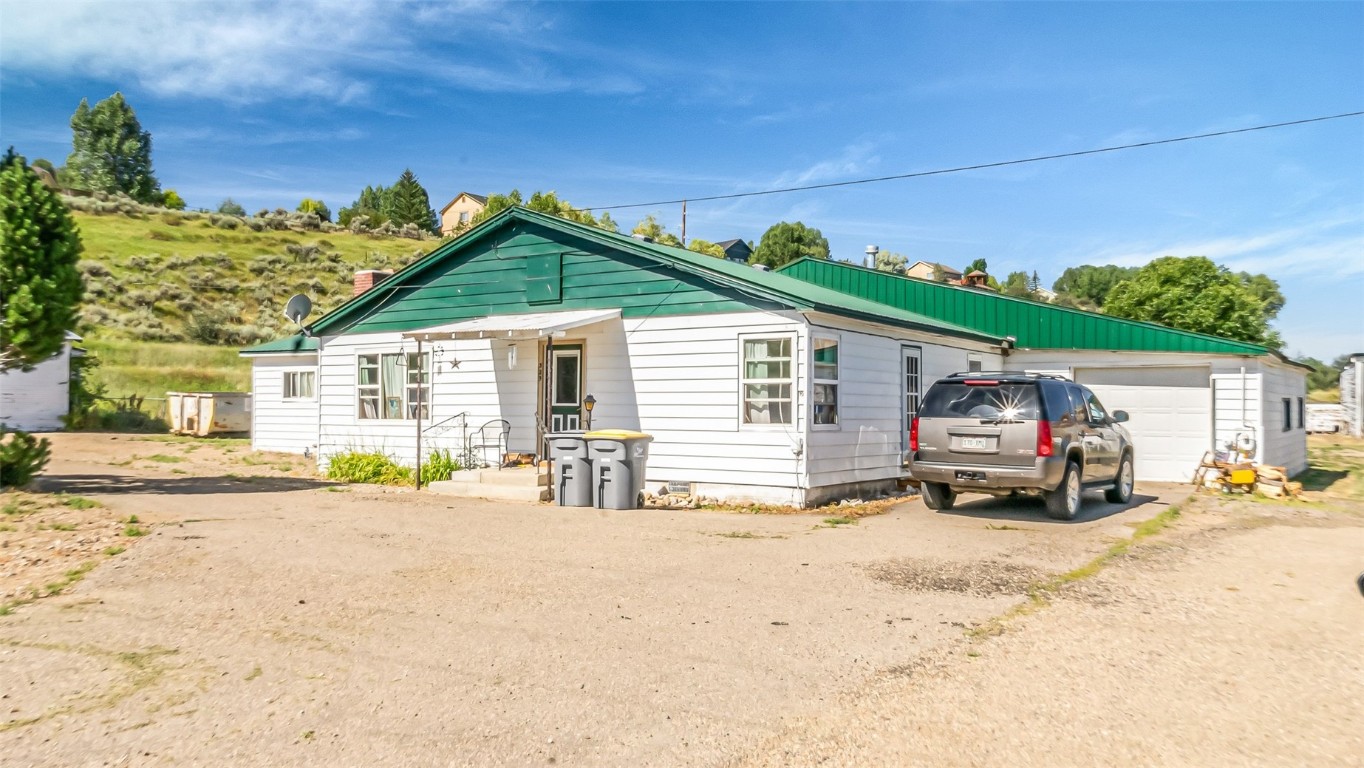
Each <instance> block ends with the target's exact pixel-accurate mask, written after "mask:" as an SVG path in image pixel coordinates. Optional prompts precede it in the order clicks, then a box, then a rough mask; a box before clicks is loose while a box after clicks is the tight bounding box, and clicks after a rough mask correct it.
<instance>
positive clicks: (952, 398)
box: [909, 372, 1133, 520]
mask: <svg viewBox="0 0 1364 768" xmlns="http://www.w3.org/2000/svg"><path fill="white" fill-rule="evenodd" d="M1124 421H1127V414H1126V413H1125V412H1123V411H1114V412H1113V413H1111V414H1110V413H1109V412H1108V410H1107V409H1105V408H1104V407H1103V405H1102V404H1101V403H1100V402H1099V398H1097V397H1095V396H1094V393H1093V392H1090V391H1089V390H1088V389H1087V388H1085V387H1083V386H1081V385H1079V384H1075V383H1073V382H1071V381H1067V380H1066V379H1063V378H1060V377H1057V376H1046V375H1041V374H1027V373H1008V372H1004V373H978V372H976V373H954V374H952V375H951V376H948V377H947V378H945V379H940V380H939V381H937V382H934V384H933V386H932V387H930V388H929V390H928V394H926V395H925V396H924V399H923V403H922V404H921V405H920V407H919V413H918V414H917V415H916V416H915V417H914V420H913V421H912V422H911V425H910V429H909V447H910V453H909V472H910V475H911V476H913V478H914V479H915V480H917V481H919V483H920V485H921V488H922V491H923V497H924V503H925V504H926V505H928V508H929V509H951V508H952V504H953V502H955V501H956V498H957V493H959V492H966V491H969V492H976V493H991V494H996V495H1005V494H1013V493H1040V494H1041V496H1042V497H1043V498H1044V499H1046V502H1047V513H1048V514H1049V515H1051V516H1052V517H1054V518H1057V519H1059V520H1073V519H1075V515H1076V514H1077V513H1079V511H1080V493H1081V492H1082V491H1085V490H1091V489H1093V490H1098V489H1103V490H1104V492H1105V494H1104V495H1105V496H1106V497H1107V499H1108V500H1109V501H1111V502H1113V503H1115V504H1126V503H1127V502H1128V500H1130V499H1131V498H1132V478H1133V473H1132V461H1133V459H1132V437H1131V435H1129V434H1128V433H1127V429H1126V428H1124V427H1123V426H1122V422H1124Z"/></svg>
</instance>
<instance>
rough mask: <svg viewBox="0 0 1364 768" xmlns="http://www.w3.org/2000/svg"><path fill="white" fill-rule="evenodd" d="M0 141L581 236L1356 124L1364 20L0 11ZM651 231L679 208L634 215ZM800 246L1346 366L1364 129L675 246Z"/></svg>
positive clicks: (451, 10)
mask: <svg viewBox="0 0 1364 768" xmlns="http://www.w3.org/2000/svg"><path fill="white" fill-rule="evenodd" d="M0 50H2V51H3V54H0V134H2V135H0V140H2V141H3V142H4V143H5V144H6V145H8V144H13V145H14V146H15V147H16V148H17V149H18V150H19V151H20V152H21V153H23V154H26V155H27V156H29V157H30V158H35V157H47V158H49V159H51V160H53V161H54V162H56V163H58V164H60V163H61V162H62V161H63V160H64V159H65V156H66V154H67V153H68V152H69V151H70V129H69V125H68V121H69V119H70V116H71V113H72V111H73V110H74V109H75V106H76V104H77V103H78V102H79V101H80V99H81V98H82V97H88V98H89V99H90V100H91V102H92V103H93V102H94V101H96V100H98V99H101V98H104V97H106V96H108V95H109V94H111V93H112V92H113V91H115V90H121V91H122V92H123V93H124V95H125V96H127V97H128V99H129V100H130V102H131V103H132V104H133V106H134V107H135V109H136V110H137V113H138V117H139V118H140V119H141V121H142V125H143V127H145V128H146V129H148V130H150V131H151V132H152V136H153V143H154V162H155V165H156V172H157V175H158V177H159V178H160V180H161V182H162V185H163V187H165V188H174V189H176V190H177V191H179V192H180V194H181V195H182V196H183V197H184V198H185V199H186V200H187V201H188V202H189V204H190V205H191V206H192V207H201V206H202V207H210V208H211V207H216V206H217V204H218V203H219V202H220V201H221V200H222V199H223V198H225V197H232V198H234V199H236V200H237V201H238V202H241V203H242V204H244V205H245V206H246V207H247V208H248V209H250V210H255V209H257V208H260V207H276V206H285V207H289V208H292V207H294V206H295V205H296V204H297V203H298V201H299V200H300V199H301V198H303V197H305V196H308V197H321V198H322V199H323V200H325V201H326V202H327V204H328V205H329V206H331V208H332V210H334V211H335V210H337V209H339V208H340V207H341V206H343V205H347V204H349V203H350V202H351V201H352V200H354V198H355V197H356V196H357V194H358V192H359V191H360V189H361V188H363V187H364V186H365V185H367V184H390V183H392V182H393V181H394V180H395V179H396V178H397V177H398V175H399V173H401V172H402V170H403V169H404V168H405V167H411V168H412V169H413V171H415V172H416V174H417V175H418V177H419V178H420V179H421V181H422V183H423V184H424V185H425V186H426V188H427V189H428V190H429V191H430V193H431V197H432V203H433V205H434V206H435V207H436V208H439V207H441V205H443V204H444V203H445V202H446V201H448V200H449V199H450V198H451V197H453V196H454V195H455V194H457V193H458V192H460V191H461V190H468V191H472V192H480V193H491V192H505V191H507V190H510V189H511V188H513V187H515V188H519V189H521V190H522V191H523V192H525V193H529V192H531V191H534V190H537V189H539V190H555V191H557V192H558V193H559V195H560V197H562V198H564V199H567V200H569V201H571V202H572V203H574V204H575V205H578V206H604V205H617V204H627V203H637V202H648V201H653V200H669V199H674V198H681V197H700V196H705V195H713V194H727V193H733V192H746V191H755V190H762V189H770V188H774V187H784V186H792V185H802V184H816V183H821V182H830V181H840V180H845V179H854V178H860V177H868V176H883V175H892V174H900V173H910V172H915V171H923V170H932V169H936V168H945V167H954V166H961V165H970V164H974V163H983V162H992V161H999V160H1009V159H1014V158H1020V157H1028V156H1034V155H1040V154H1051V153H1060V152H1067V151H1074V150H1082V149H1089V148H1093V147H1100V146H1106V145H1111V144H1116V143H1127V142H1132V141H1143V140H1149V139H1156V138H1164V137H1171V136H1180V135H1187V134H1194V133H1203V132H1208V131H1216V130H1222V129H1228V128H1238V127H1245V126H1251V125H1256V124H1261V123H1272V122H1280V121H1286V120H1294V119H1300V118H1307V117H1315V116H1321V115H1329V114H1338V113H1342V112H1353V111H1358V110H1364V3H1359V2H1349V3H1285V4H1278V3H1244V4H1242V3H1149V4H1147V3H1067V4H1052V3H1007V4H995V3H953V4H938V3H932V4H929V3H814V2H808V3H757V4H736V3H496V2H465V3H398V2H387V1H385V0H351V1H350V2H345V3H335V4H316V3H310V2H290V3H283V4H273V3H270V4H255V3H243V2H233V3H216V2H180V3H153V2H139V3H119V2H98V3H89V2H59V1H56V0H45V1H44V2H36V3H30V2H23V1H17V2H16V1H10V2H5V3H4V4H3V5H0ZM650 213H652V214H654V215H656V216H657V217H658V218H659V219H660V220H661V221H662V222H663V223H664V224H665V225H667V226H668V228H669V230H670V231H673V232H677V231H678V229H679V224H680V220H681V215H680V214H681V212H680V209H679V207H678V206H656V207H653V208H638V209H631V210H624V211H613V212H612V214H613V216H614V217H615V218H616V220H617V221H619V222H621V223H622V224H623V225H624V226H625V228H627V229H628V228H629V227H630V226H632V225H633V224H634V222H635V221H637V220H639V219H640V218H642V217H643V216H645V215H646V214H650ZM783 220H786V221H792V220H799V221H803V222H805V223H806V224H808V225H810V226H814V227H817V228H819V229H820V230H821V231H822V232H823V233H824V235H825V236H826V237H827V238H828V239H829V242H830V245H831V246H832V249H833V252H834V256H835V258H845V259H860V257H861V254H862V251H863V249H864V247H865V246H866V245H867V244H870V243H875V244H877V245H879V246H880V247H881V248H883V249H889V250H893V251H896V252H899V253H903V254H906V255H908V256H909V257H910V259H911V260H915V259H925V260H930V261H941V262H945V263H948V264H951V265H955V266H958V267H960V266H964V265H965V264H967V263H968V262H970V261H971V260H973V259H975V258H978V257H983V258H986V259H988V261H989V264H990V271H991V272H992V273H994V274H996V275H998V276H1000V277H1001V278H1002V277H1003V276H1004V275H1006V274H1007V273H1008V272H1011V271H1014V270H1025V271H1028V272H1031V271H1033V270H1036V271H1037V272H1038V273H1039V275H1041V277H1042V278H1043V281H1044V283H1046V284H1048V285H1049V284H1050V283H1051V281H1052V280H1054V279H1055V278H1056V277H1057V276H1058V275H1059V274H1060V273H1061V271H1062V270H1063V269H1064V268H1065V267H1067V266H1073V265H1077V264H1086V263H1089V264H1104V263H1116V264H1124V265H1139V264H1143V263H1145V262H1146V261H1149V260H1150V259H1151V258H1155V257H1157V256H1162V255H1166V254H1173V255H1180V256H1186V255H1206V256H1209V257H1211V258H1213V259H1214V260H1216V261H1218V262H1219V263H1221V264H1224V265H1226V266H1228V267H1231V268H1233V269H1236V270H1242V269H1245V270H1251V271H1256V272H1266V273H1267V274H1269V275H1270V276H1271V277H1274V278H1275V279H1277V280H1278V281H1279V282H1280V283H1281V285H1282V286H1283V291H1284V294H1285V296H1286V297H1287V300H1288V303H1287V306H1286V307H1285V308H1284V310H1283V312H1282V313H1281V314H1280V317H1279V321H1278V323H1277V327H1278V328H1279V329H1280V330H1281V331H1282V332H1283V334H1284V336H1285V338H1286V339H1287V342H1288V351H1289V352H1290V353H1292V354H1295V355H1312V356H1315V357H1320V358H1327V359H1329V358H1331V357H1334V356H1335V355H1337V354H1340V353H1343V352H1362V351H1364V319H1361V318H1364V315H1362V314H1361V312H1360V304H1361V302H1362V301H1364V118H1351V119H1344V120H1338V121H1333V122H1327V123H1317V124H1313V125H1308V126H1298V127H1291V128H1284V129H1279V130H1275V131H1266V132H1259V133H1253V134H1241V135H1237V136H1230V137H1225V138H1217V139H1209V140H1205V141H1198V142H1189V143H1183V144H1176V145H1170V146H1164V147H1156V148H1150V149H1141V150H1132V151H1128V152H1122V153H1110V154H1105V155H1100V156H1093V157H1086V158H1075V159H1067V160H1058V161H1053V162H1047V163H1039V164H1033V165H1027V166H1018V167H1013V168H1006V169H996V170H988V171H977V172H969V173H961V174H953V175H946V176H936V177H929V178H921V179H913V180H906V181H893V182H886V183H881V184H871V185H863V186H857V187H849V188H843V189H833V190H819V191H810V192H800V193H793V194H786V195H773V196H766V197H757V198H748V199H742V200H730V201H719V202H711V203H695V204H692V205H690V206H689V208H688V222H687V235H688V236H689V237H700V238H705V239H707V240H712V241H716V240H725V239H729V238H733V237H742V238H744V239H751V240H754V241H756V240H758V239H759V238H760V237H761V235H762V233H763V231H764V230H765V229H766V228H767V227H768V226H770V225H771V224H773V223H776V222H778V221H783Z"/></svg>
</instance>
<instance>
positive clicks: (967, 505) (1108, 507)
mask: <svg viewBox="0 0 1364 768" xmlns="http://www.w3.org/2000/svg"><path fill="white" fill-rule="evenodd" d="M1146 504H1158V505H1160V506H1168V505H1169V504H1168V502H1165V501H1161V499H1160V497H1159V496H1152V495H1150V494H1145V493H1134V494H1132V500H1131V501H1129V502H1127V503H1126V504H1110V503H1108V502H1107V501H1106V500H1104V497H1103V493H1102V492H1099V491H1087V492H1085V494H1084V495H1083V496H1082V497H1081V505H1080V514H1078V515H1076V516H1075V519H1074V520H1057V519H1055V518H1053V517H1050V516H1048V515H1047V504H1046V502H1045V501H1043V500H1042V498H1041V497H1040V496H983V497H982V496H979V495H974V494H969V495H966V496H965V497H963V496H958V497H957V503H956V505H955V506H954V507H952V509H951V510H948V511H946V512H939V513H938V514H940V515H958V516H961V517H972V518H975V519H977V520H1012V521H1017V522H1025V523H1058V524H1060V525H1071V524H1073V523H1087V522H1092V521H1095V520H1102V519H1104V518H1106V517H1111V516H1113V515H1116V514H1118V513H1120V512H1126V511H1127V510H1129V509H1136V508H1138V507H1141V506H1144V505H1146Z"/></svg>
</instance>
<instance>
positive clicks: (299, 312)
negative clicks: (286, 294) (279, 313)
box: [284, 293, 313, 328]
mask: <svg viewBox="0 0 1364 768" xmlns="http://www.w3.org/2000/svg"><path fill="white" fill-rule="evenodd" d="M312 311H313V302H312V299H309V298H308V297H307V296H304V295H303V294H301V293H300V294H297V295H296V296H294V297H293V298H291V299H289V303H288V304H285V305H284V316H285V317H287V318H289V322H291V323H293V324H294V325H297V326H298V327H300V328H302V327H303V318H305V317H307V316H308V313H309V312H312Z"/></svg>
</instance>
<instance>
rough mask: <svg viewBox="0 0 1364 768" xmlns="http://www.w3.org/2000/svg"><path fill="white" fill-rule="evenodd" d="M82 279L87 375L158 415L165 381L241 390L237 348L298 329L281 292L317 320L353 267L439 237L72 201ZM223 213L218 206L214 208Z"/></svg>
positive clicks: (420, 248)
mask: <svg viewBox="0 0 1364 768" xmlns="http://www.w3.org/2000/svg"><path fill="white" fill-rule="evenodd" d="M71 214H72V216H73V218H74V219H75V222H76V225H77V226H78V227H79V229H80V235H81V241H82V243H83V245H84V253H83V254H82V257H81V271H82V275H83V277H84V280H85V285H86V296H85V301H84V303H83V306H82V310H81V324H80V326H79V327H78V328H77V331H78V332H79V333H81V334H82V335H83V336H84V337H85V344H84V346H85V348H86V349H87V350H88V351H89V352H91V353H92V354H93V355H94V356H95V357H96V358H97V360H98V365H97V367H96V368H95V369H94V370H93V371H92V372H91V373H90V375H89V378H90V381H91V383H92V384H94V385H96V386H98V387H101V388H102V390H103V391H102V394H103V395H104V396H105V397H109V398H127V397H129V396H134V395H135V396H138V397H142V398H147V399H148V400H149V401H153V402H148V403H146V405H145V406H144V408H143V410H145V411H147V412H149V413H153V414H155V412H156V410H157V408H158V406H159V401H160V399H161V398H164V397H165V396H166V393H167V392H173V391H180V392H213V391H217V392H225V391H231V392H245V391H249V390H250V388H251V364H250V361H249V360H246V359H243V358H241V357H240V356H239V355H238V352H239V351H240V350H241V348H242V347H245V346H249V345H251V344H254V343H257V342H260V341H265V340H269V339H274V338H279V337H281V336H285V335H288V334H290V333H293V332H294V331H295V329H294V327H293V325H292V324H290V323H289V322H288V321H287V320H286V319H285V318H284V317H283V315H282V311H283V307H284V304H285V302H287V301H288V299H289V297H290V296H292V295H294V294H297V293H302V294H304V295H306V296H308V297H309V298H310V299H312V301H313V307H314V309H313V314H312V315H311V317H310V319H316V318H318V317H320V316H321V315H322V314H323V313H325V312H328V311H330V310H332V309H335V308H336V307H338V306H340V305H341V304H342V303H343V302H345V301H346V300H347V299H349V298H350V297H351V285H352V277H353V274H354V272H355V271H356V270H360V269H394V270H396V269H400V268H402V267H404V266H406V265H407V264H409V263H411V262H412V261H413V260H414V259H416V258H418V257H420V256H421V255H422V254H424V253H427V252H429V251H431V250H432V249H434V248H436V247H438V246H439V245H440V244H441V241H440V240H438V239H434V238H432V239H426V240H413V239H410V238H402V237H394V236H389V235H379V234H356V233H352V232H350V231H347V230H341V231H334V232H326V231H318V230H309V231H296V230H294V229H266V230H264V231H255V230H254V229H252V228H250V227H247V226H245V225H243V224H242V223H241V221H242V220H237V221H236V222H232V223H234V224H236V228H235V229H226V228H223V227H222V226H216V225H215V224H214V223H213V222H212V221H210V218H209V216H207V215H203V214H194V213H180V212H174V211H164V210H160V211H159V210H155V209H147V208H137V207H136V206H129V207H127V208H126V210H124V211H123V212H101V213H97V212H92V211H87V210H75V209H73V210H72V211H71ZM216 218H218V219H219V220H220V221H221V220H222V219H224V218H225V217H216Z"/></svg>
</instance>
